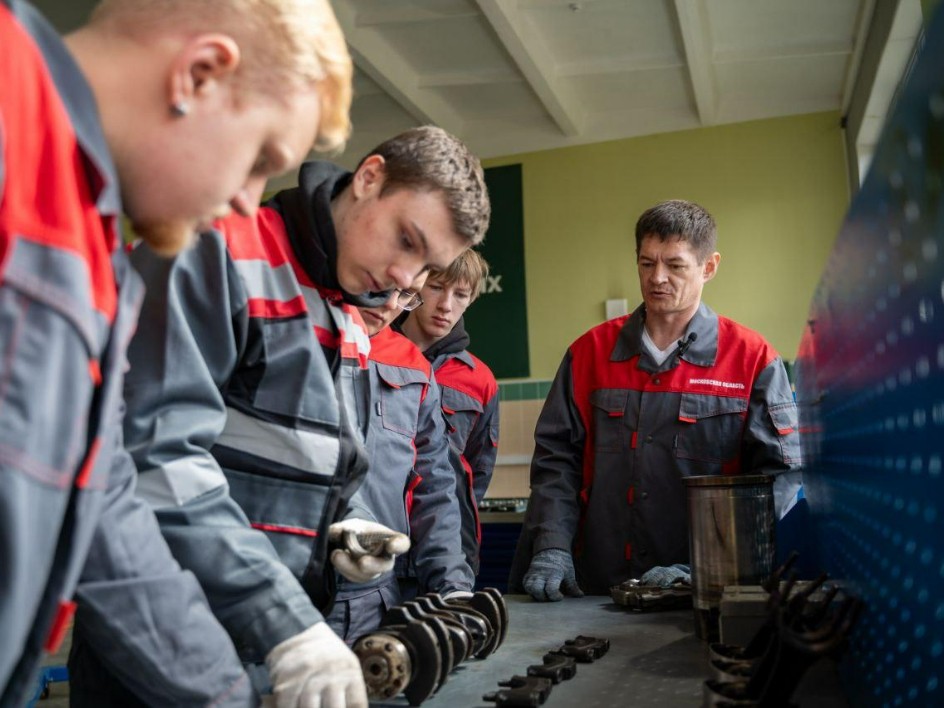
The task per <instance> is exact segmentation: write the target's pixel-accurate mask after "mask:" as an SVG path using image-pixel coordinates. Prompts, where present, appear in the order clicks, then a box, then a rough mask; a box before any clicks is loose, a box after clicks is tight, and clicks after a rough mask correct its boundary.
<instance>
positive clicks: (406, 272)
mask: <svg viewBox="0 0 944 708" xmlns="http://www.w3.org/2000/svg"><path fill="white" fill-rule="evenodd" d="M420 267H421V266H417V267H415V268H414V267H411V264H409V263H407V264H404V263H394V264H393V265H391V266H390V267H389V268H388V269H387V277H388V278H389V279H390V280H391V281H393V285H392V286H391V287H395V288H400V290H407V289H408V288H409V287H410V286H411V285H413V281H414V280H415V279H416V276H417V275H419V272H420Z"/></svg>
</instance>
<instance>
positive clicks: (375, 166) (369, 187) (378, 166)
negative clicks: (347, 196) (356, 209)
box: [351, 155, 387, 199]
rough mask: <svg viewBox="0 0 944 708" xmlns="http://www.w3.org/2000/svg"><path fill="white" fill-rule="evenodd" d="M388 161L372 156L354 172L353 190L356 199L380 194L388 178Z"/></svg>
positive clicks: (379, 156)
mask: <svg viewBox="0 0 944 708" xmlns="http://www.w3.org/2000/svg"><path fill="white" fill-rule="evenodd" d="M385 165H386V160H384V158H383V157H382V156H381V155H370V156H368V157H366V158H364V161H363V162H361V164H360V165H359V166H358V168H357V171H356V172H354V178H353V179H352V180H351V189H352V191H353V194H354V197H355V198H357V199H362V198H364V197H367V196H370V195H372V194H379V193H380V189H381V187H383V183H384V178H385V177H386V174H387V173H386V168H385Z"/></svg>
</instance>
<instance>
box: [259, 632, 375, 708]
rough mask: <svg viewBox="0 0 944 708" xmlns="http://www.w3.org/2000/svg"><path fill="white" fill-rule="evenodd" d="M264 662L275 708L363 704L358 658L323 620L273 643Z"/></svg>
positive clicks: (357, 707) (352, 707) (339, 707)
mask: <svg viewBox="0 0 944 708" xmlns="http://www.w3.org/2000/svg"><path fill="white" fill-rule="evenodd" d="M266 666H267V667H268V669H269V680H270V681H271V682H272V690H273V693H274V694H275V705H276V706H277V708H305V707H307V706H325V707H326V708H327V707H328V706H330V708H367V689H366V688H365V687H364V675H363V673H362V672H361V662H360V661H359V660H358V658H357V657H356V656H355V655H354V652H352V651H351V650H350V649H348V647H347V645H346V644H345V643H344V642H343V641H341V639H339V638H338V636H337V635H336V634H335V633H334V632H332V631H331V629H330V628H329V627H328V625H327V624H325V623H324V622H319V623H318V624H315V625H312V626H311V627H309V628H308V629H306V630H305V631H304V632H301V633H300V634H296V635H295V636H294V637H291V638H289V639H286V640H285V641H284V642H282V643H281V644H279V645H278V646H277V647H275V648H274V649H273V650H272V651H270V652H269V655H268V656H267V657H266Z"/></svg>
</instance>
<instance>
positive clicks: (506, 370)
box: [465, 165, 530, 379]
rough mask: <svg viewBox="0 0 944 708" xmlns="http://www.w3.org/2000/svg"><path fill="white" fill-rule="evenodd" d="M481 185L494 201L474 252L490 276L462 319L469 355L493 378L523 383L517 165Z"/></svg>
mask: <svg viewBox="0 0 944 708" xmlns="http://www.w3.org/2000/svg"><path fill="white" fill-rule="evenodd" d="M485 183H486V184H487V185H488V194H489V198H490V199H491V201H492V220H491V224H490V225H489V228H488V234H487V235H486V237H485V242H484V243H483V244H482V245H481V246H479V247H478V250H479V251H480V252H481V253H482V255H483V256H484V257H485V260H487V261H488V263H489V266H491V274H490V276H489V279H488V281H487V282H486V284H485V288H484V291H483V293H482V294H481V295H480V296H479V298H478V300H476V301H475V302H474V303H473V304H472V306H471V307H470V308H469V309H468V310H467V311H466V314H465V327H466V330H467V331H468V332H469V336H470V337H471V338H472V344H471V346H470V347H469V350H470V351H471V352H472V353H473V354H475V355H476V356H477V357H479V358H480V359H481V360H482V361H484V362H485V363H486V364H488V365H489V367H490V368H491V369H492V371H493V372H494V373H495V377H496V378H499V379H507V378H519V377H527V376H529V375H530V365H529V358H528V306H527V298H526V291H525V277H524V216H523V213H522V207H521V165H508V166H506V167H491V168H488V169H486V170H485Z"/></svg>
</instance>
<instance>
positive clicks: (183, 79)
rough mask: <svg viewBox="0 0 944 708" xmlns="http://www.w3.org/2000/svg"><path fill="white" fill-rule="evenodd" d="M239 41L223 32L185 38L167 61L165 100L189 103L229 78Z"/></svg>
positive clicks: (237, 55)
mask: <svg viewBox="0 0 944 708" xmlns="http://www.w3.org/2000/svg"><path fill="white" fill-rule="evenodd" d="M240 58H241V57H240V51H239V45H238V44H236V41H235V40H234V39H233V38H232V37H230V36H228V35H225V34H201V35H197V36H196V37H193V38H191V39H188V40H187V41H186V42H185V44H184V45H183V47H181V49H180V50H179V51H178V52H177V55H176V56H175V57H174V61H173V63H172V65H171V74H170V85H169V87H168V88H169V91H170V95H169V96H168V98H169V101H168V102H169V104H170V105H174V104H176V103H191V102H192V101H193V100H194V99H197V98H200V97H202V96H206V95H209V94H210V93H212V92H213V91H214V90H216V89H217V88H218V87H219V86H220V84H222V83H223V82H224V81H226V80H227V79H230V78H232V77H233V76H234V75H235V73H236V68H237V67H238V66H239V63H240Z"/></svg>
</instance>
